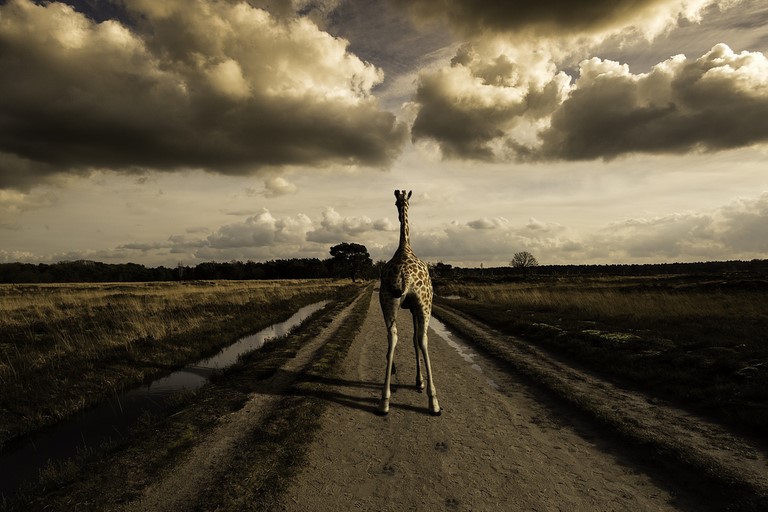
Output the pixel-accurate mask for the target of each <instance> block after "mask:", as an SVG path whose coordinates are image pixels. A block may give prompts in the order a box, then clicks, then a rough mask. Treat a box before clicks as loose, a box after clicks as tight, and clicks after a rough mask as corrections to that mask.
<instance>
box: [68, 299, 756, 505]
mask: <svg viewBox="0 0 768 512" xmlns="http://www.w3.org/2000/svg"><path fill="white" fill-rule="evenodd" d="M358 300H359V301H365V302H359V303H357V302H356V303H353V304H352V305H350V306H349V307H347V308H346V309H345V310H344V311H342V312H341V313H340V314H338V315H337V316H336V317H335V319H334V320H333V322H331V323H330V324H329V325H328V327H327V328H325V329H324V330H323V331H322V333H321V334H320V335H319V336H317V337H316V338H313V339H312V340H311V342H309V343H308V344H306V345H304V346H303V347H302V348H301V349H300V350H298V352H297V353H296V355H295V357H294V358H292V359H291V360H290V361H289V363H287V364H286V365H285V366H284V367H283V368H281V370H282V371H280V372H278V373H277V374H276V375H275V377H273V378H271V379H269V380H267V381H264V383H263V384H262V385H260V386H259V387H258V388H257V391H256V392H254V393H252V394H251V395H250V398H249V400H248V402H247V403H246V404H245V406H244V407H242V408H241V409H239V410H236V411H233V412H232V413H231V414H228V415H226V416H225V417H222V418H220V419H219V422H218V424H217V427H216V428H215V429H213V430H212V431H211V432H209V433H208V434H206V435H205V436H204V438H203V439H202V441H201V442H200V443H198V444H196V445H195V446H194V447H193V448H192V449H190V450H189V452H187V453H186V455H185V456H184V457H182V458H181V459H180V462H178V463H175V464H174V465H173V466H172V467H169V468H167V470H166V471H163V473H162V474H158V475H157V476H156V477H155V478H153V479H152V482H151V483H150V484H149V485H148V486H146V487H144V488H143V490H141V491H140V492H138V493H137V494H135V495H132V496H133V498H132V499H130V500H129V501H130V502H129V503H127V504H126V505H125V506H120V507H117V508H118V509H120V510H168V511H176V510H214V509H217V508H218V509H224V510H243V509H256V510H275V509H277V510H282V511H309V510H313V511H333V512H340V511H347V510H365V511H373V510H375V511H389V510H397V511H404V510H419V511H421V510H425V511H431V510H448V511H484V510H488V511H499V510H504V511H527V510H536V511H559V510H563V511H620V510H626V511H641V510H642V511H645V510H686V511H697V512H698V511H707V510H765V508H762V505H761V504H764V503H765V501H758V502H756V501H755V500H754V499H753V498H754V496H758V500H763V499H764V497H765V495H766V492H765V489H768V483H767V482H768V462H767V461H766V457H765V452H763V451H761V450H759V449H757V448H755V447H753V446H751V445H749V444H748V443H746V442H745V441H743V440H740V439H739V438H737V437H736V436H733V435H731V434H730V433H727V432H724V431H722V430H721V428H720V427H717V426H715V425H710V424H707V423H706V422H700V421H699V420H698V419H696V418H693V417H691V416H690V415H688V414H686V413H683V412H682V411H678V410H676V409H674V408H672V407H671V406H668V405H665V404H659V403H658V401H656V400H649V399H648V398H647V397H644V396H642V395H640V394H637V393H630V392H627V391H625V390H621V389H618V388H616V387H615V386H612V385H611V384H609V383H607V382H604V381H601V380H600V379H599V378H596V377H594V376H591V375H588V374H586V373H583V372H580V371H579V370H578V369H575V368H572V367H571V366H568V365H567V364H566V363H564V362H562V361H558V360H556V359H554V358H551V357H550V356H548V355H546V354H544V353H541V352H538V351H537V349H535V348H530V347H529V345H528V344H525V343H522V342H520V341H515V340H513V339H510V338H508V337H505V336H502V335H500V334H499V333H495V332H493V331H492V330H490V329H489V328H487V327H485V326H482V325H477V324H472V322H471V321H470V320H468V319H464V320H462V319H461V318H459V317H458V316H456V315H454V313H451V311H450V310H442V311H441V312H440V316H442V317H443V318H447V319H449V320H450V321H452V322H458V323H456V325H460V322H462V321H464V322H465V323H466V324H467V325H466V326H463V327H462V329H468V330H467V332H468V333H470V335H469V336H470V338H471V339H472V340H473V341H474V342H482V343H483V344H484V345H486V346H487V344H488V343H497V344H498V346H499V347H500V348H499V350H500V351H505V350H509V351H515V350H516V351H517V352H516V353H514V354H510V355H509V357H507V356H505V355H503V354H502V355H500V356H499V358H501V359H504V358H506V360H507V363H505V365H501V364H500V363H499V360H498V359H491V358H489V357H487V356H485V355H483V353H480V352H478V350H477V348H476V347H475V346H474V345H470V344H462V342H461V340H458V339H456V337H455V336H452V335H451V334H450V333H449V332H448V331H447V329H446V328H445V326H444V325H442V323H440V322H438V321H436V320H433V321H432V323H431V325H430V331H429V340H430V342H429V344H430V356H431V359H432V365H433V369H434V379H435V384H436V387H437V391H438V397H439V399H440V405H441V407H442V409H443V414H442V416H439V417H433V416H430V415H429V413H428V409H427V397H426V394H424V393H420V392H418V391H417V389H416V387H415V386H414V381H415V364H414V357H415V356H414V351H413V343H412V323H411V319H410V315H409V313H408V312H407V311H400V315H399V322H398V330H399V334H400V343H399V344H398V347H397V351H396V355H395V362H396V366H397V368H398V371H397V374H396V375H395V377H394V379H393V382H394V384H395V385H396V391H395V392H394V393H393V396H392V399H391V404H390V406H391V409H390V413H389V415H388V416H386V417H380V416H377V415H376V414H375V410H376V405H377V403H378V399H379V396H380V392H381V382H382V379H383V372H384V366H385V354H386V332H385V330H384V322H383V320H382V316H381V312H380V309H379V305H378V295H377V294H376V293H374V294H373V295H372V296H371V298H370V299H368V295H367V294H364V295H363V296H361V298H359V299H358ZM366 302H368V312H367V315H366V316H365V320H364V321H363V324H362V327H361V328H360V331H359V332H358V334H357V335H356V337H355V338H354V341H352V344H351V345H350V346H349V350H348V352H347V353H346V356H345V357H344V358H343V360H342V362H341V368H340V373H338V374H337V375H336V376H334V377H328V376H327V374H326V373H325V372H324V371H323V370H318V369H317V368H319V367H318V366H317V365H316V363H315V362H316V361H318V358H319V357H320V356H319V354H322V353H323V350H324V347H325V346H326V344H328V343H329V340H331V342H332V340H334V338H335V335H336V333H337V332H339V331H338V330H337V329H339V326H340V325H342V324H344V323H345V322H346V320H345V318H348V317H352V316H353V315H352V314H351V313H350V311H351V310H353V309H355V311H358V307H357V306H356V304H360V305H363V306H364V305H365V303H366ZM356 315H357V317H356V318H360V317H362V311H360V312H359V313H356ZM452 315H453V316H452ZM339 339H340V338H339ZM346 339H347V340H350V339H351V337H347V338H346ZM516 347H517V348H516ZM499 353H500V352H499ZM509 358H513V359H515V360H516V363H517V365H518V367H517V368H518V369H517V370H516V369H515V365H510V364H509V360H510V359H509ZM313 365H315V366H313ZM520 365H522V366H520ZM312 368H314V370H313V369H312ZM527 368H532V369H535V371H536V372H538V373H539V375H541V376H544V377H546V379H547V380H549V381H551V382H552V383H554V384H553V386H555V387H557V386H565V389H566V393H567V394H569V396H571V395H572V396H573V397H575V399H574V400H570V403H569V400H568V399H563V398H562V396H563V395H562V393H561V394H560V396H558V394H557V393H553V392H552V391H548V390H547V389H546V388H547V387H548V386H546V385H544V386H543V385H541V384H540V383H539V384H536V383H535V382H534V381H535V380H536V379H532V377H531V374H529V373H527V372H526V371H519V370H525V369H527ZM561 381H562V382H561ZM302 383H304V384H302ZM306 383H311V386H312V387H311V390H309V391H308V390H307V388H306V386H307V384H306ZM549 387H552V386H549ZM286 397H287V399H289V400H293V403H297V402H298V403H306V402H303V401H304V400H306V397H311V400H320V401H321V403H323V404H325V407H322V408H321V409H322V410H323V412H322V413H321V415H320V416H319V430H318V429H315V430H311V431H313V432H315V435H314V436H313V437H312V439H311V441H310V442H309V444H308V447H307V448H306V451H302V455H301V456H297V457H296V458H295V459H293V458H291V457H293V456H291V457H289V458H290V459H291V460H290V461H289V462H288V468H289V469H288V471H287V472H286V473H285V475H286V479H287V480H289V483H288V484H287V485H284V481H285V480H286V479H283V480H282V481H280V482H278V483H279V485H277V486H275V488H276V489H277V488H279V489H280V490H281V491H283V492H282V494H280V492H277V496H276V497H275V498H274V499H270V501H269V503H262V502H259V500H258V499H256V498H249V493H251V492H252V491H253V489H254V488H264V485H265V484H264V483H263V482H264V480H263V479H262V480H259V478H262V477H256V476H254V472H253V471H252V469H253V468H261V467H262V466H263V467H265V468H267V469H263V471H262V472H264V471H266V472H269V471H270V470H269V469H268V468H269V464H270V462H269V461H267V460H265V457H264V453H263V452H262V455H258V456H256V457H251V458H247V457H246V458H245V459H244V460H246V461H247V463H246V464H245V465H243V463H242V462H240V463H239V462H237V461H238V456H239V455H240V454H241V452H243V451H246V450H249V449H251V447H252V446H257V445H253V444H252V443H253V442H254V441H253V439H261V438H262V437H259V436H256V437H254V434H253V433H254V432H259V431H260V429H262V430H263V428H264V427H263V425H264V422H265V421H269V420H268V419H265V418H269V417H270V415H271V417H273V418H274V415H275V414H277V415H278V417H279V416H280V414H281V411H282V410H283V409H282V407H283V405H282V404H284V403H285V402H283V400H284V398H286ZM587 406H589V408H590V410H591V411H592V413H591V415H590V414H585V413H584V412H583V410H584V409H585V408H587ZM601 411H602V412H601ZM611 411H613V414H612V413H611ZM282 414H286V413H282ZM596 415H598V416H604V417H606V418H608V420H610V421H615V422H617V423H616V425H617V427H616V428H613V427H612V426H611V425H610V424H607V423H606V421H607V422H608V423H610V421H608V420H606V421H602V422H601V421H597V420H596V419H595V416H596ZM311 418H312V419H313V420H317V419H318V416H317V415H313V416H311ZM611 418H613V419H612V420H611ZM301 421H306V420H301ZM272 424H273V425H279V426H278V427H270V428H273V430H274V429H275V428H276V429H278V430H277V431H281V430H280V429H286V428H287V429H291V428H292V427H293V429H295V431H297V432H301V431H302V429H300V428H299V425H291V424H290V421H288V420H285V421H282V423H281V422H279V421H278V422H277V423H275V422H274V421H273V423H272ZM268 430H269V429H268ZM614 431H617V432H618V431H621V432H622V433H621V434H615V433H612V432H614ZM632 436H636V437H637V438H638V439H640V443H639V444H638V443H632V442H627V440H628V438H630V437H632ZM302 439H304V438H302ZM299 443H302V446H307V445H306V444H303V443H305V442H304V441H302V440H300V441H299ZM283 450H285V446H283V445H279V444H277V445H275V446H274V449H273V451H274V453H275V454H276V455H275V456H276V457H278V458H279V457H280V456H281V455H280V453H279V452H281V451H283ZM302 450H303V449H302ZM645 452H648V453H653V454H654V455H653V456H650V457H649V456H648V453H645ZM686 454H688V455H686ZM665 457H666V458H670V459H675V460H676V461H677V462H675V463H674V464H671V465H670V464H667V463H666V462H667V461H666V459H665ZM240 458H242V457H240ZM267 458H269V456H268V457H267ZM683 459H688V460H683ZM294 461H298V465H299V467H298V469H295V470H294V469H293V468H295V465H296V464H297V463H296V462H294ZM660 462H663V463H660ZM712 468H714V469H712ZM710 470H711V471H710ZM257 473H258V471H257ZM291 474H292V475H293V476H292V477H290V478H288V477H289V476H290V475H291ZM280 475H283V473H280ZM717 475H723V477H722V478H721V479H720V481H719V483H718V476H717ZM280 478H282V476H281V477H280ZM723 478H725V479H731V481H729V482H727V483H728V485H726V486H725V487H727V489H728V491H727V492H726V493H725V494H724V495H723V496H720V497H718V493H719V492H720V491H719V489H720V488H721V487H722V480H723ZM736 480H738V481H736ZM272 482H274V480H272ZM734 482H735V484H734ZM731 484H734V485H731ZM270 485H274V484H270ZM718 486H721V487H718ZM740 486H741V487H740ZM742 488H743V489H748V490H749V492H748V493H745V496H746V495H747V494H749V495H750V496H753V497H752V498H748V499H747V498H745V499H741V498H740V496H739V492H740V489H742ZM713 489H714V490H713ZM734 489H736V491H735V492H734ZM750 493H751V494H750ZM256 495H258V494H255V495H254V496H256ZM760 496H762V498H761V497H760ZM238 500H240V501H239V502H238ZM114 501H117V502H124V499H123V498H119V499H115V500H113V502H114ZM224 501H228V504H227V505H224V506H222V505H220V504H221V503H223V502H224ZM73 502H74V501H73ZM233 502H234V503H235V504H234V505H232V503H233ZM275 503H276V504H277V505H275ZM755 503H758V505H757V506H755Z"/></svg>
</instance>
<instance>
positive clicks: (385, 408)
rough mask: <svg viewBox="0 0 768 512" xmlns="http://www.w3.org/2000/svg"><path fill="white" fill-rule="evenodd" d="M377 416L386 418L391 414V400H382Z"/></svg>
mask: <svg viewBox="0 0 768 512" xmlns="http://www.w3.org/2000/svg"><path fill="white" fill-rule="evenodd" d="M376 414H378V415H379V416H386V415H387V414H389V399H387V398H382V399H381V402H379V407H378V408H377V409H376Z"/></svg>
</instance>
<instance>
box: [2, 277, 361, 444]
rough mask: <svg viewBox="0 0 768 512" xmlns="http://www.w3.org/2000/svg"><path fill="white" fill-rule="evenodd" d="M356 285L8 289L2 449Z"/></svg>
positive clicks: (193, 284) (223, 283)
mask: <svg viewBox="0 0 768 512" xmlns="http://www.w3.org/2000/svg"><path fill="white" fill-rule="evenodd" d="M347 286H349V282H348V281H339V282H334V281H330V280H295V281H289V280H281V281H197V282H184V283H130V284H122V283H109V284H74V285H73V284H58V285H1V286H0V413H1V414H3V416H4V419H5V420H6V421H4V422H3V425H0V445H1V444H2V443H3V441H4V440H5V439H7V438H9V437H13V436H15V435H17V433H18V432H22V431H27V430H30V429H33V428H37V427H39V426H42V425H44V424H48V423H52V422H54V421H56V420H57V419H58V418H61V417H65V416H67V415H69V414H71V413H72V412H74V411H76V410H79V409H82V408H83V407H85V406H86V405H87V404H88V403H92V402H93V401H96V400H98V399H99V398H100V397H101V396H102V395H104V394H106V395H109V393H111V392H114V391H115V390H119V389H121V388H123V387H124V386H126V385H132V384H135V383H136V384H137V383H141V382H142V381H143V380H144V379H146V378H147V377H149V376H151V375H155V374H157V373H160V372H163V371H167V370H168V369H170V368H172V367H176V366H179V365H181V364H184V363H186V362H188V361H189V360H190V359H192V358H195V357H198V356H200V355H202V354H204V353H210V352H211V351H215V350H216V349H218V348H219V347H221V346H223V345H225V344H227V343H229V342H232V341H235V340H236V339H237V338H238V337H239V336H242V335H245V334H249V333H252V332H255V331H257V330H259V329H261V328H263V327H266V325H268V324H269V323H272V322H275V321H278V317H287V316H289V315H290V313H291V312H292V311H293V310H295V309H298V307H300V306H301V305H304V304H306V303H308V302H312V301H317V300H321V299H322V298H333V296H334V295H335V294H336V293H337V292H338V291H339V290H341V289H343V288H344V287H347Z"/></svg>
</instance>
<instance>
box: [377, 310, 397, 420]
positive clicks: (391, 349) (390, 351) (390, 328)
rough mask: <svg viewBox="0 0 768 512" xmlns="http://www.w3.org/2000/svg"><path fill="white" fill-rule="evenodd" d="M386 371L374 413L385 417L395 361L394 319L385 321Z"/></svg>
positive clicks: (395, 329)
mask: <svg viewBox="0 0 768 512" xmlns="http://www.w3.org/2000/svg"><path fill="white" fill-rule="evenodd" d="M387 342H388V343H387V345H388V347H387V370H386V373H385V374H384V388H383V389H382V390H381V401H380V402H379V408H378V409H377V411H376V413H377V414H380V415H382V416H383V415H385V414H388V413H389V397H390V396H391V392H390V389H389V388H390V381H391V379H392V365H393V364H394V359H395V346H396V345H397V325H395V320H394V318H393V319H392V320H391V321H389V320H388V321H387Z"/></svg>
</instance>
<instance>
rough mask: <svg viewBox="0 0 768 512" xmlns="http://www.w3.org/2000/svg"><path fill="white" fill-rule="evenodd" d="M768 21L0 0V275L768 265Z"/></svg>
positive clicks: (678, 13)
mask: <svg viewBox="0 0 768 512" xmlns="http://www.w3.org/2000/svg"><path fill="white" fill-rule="evenodd" d="M767 25H768V3H767V2H765V1H763V0H538V1H536V2H529V1H522V0H510V1H507V2H497V1H495V0H479V1H478V0H473V1H470V0H293V1H291V0H258V1H250V2H245V1H235V0H166V1H163V2H156V1H154V0H67V1H66V2H64V1H60V2H56V1H50V2H49V1H37V2H33V1H31V0H0V262H15V261H21V262H31V263H51V262H56V261H64V260H79V259H88V260H96V261H103V262H106V263H124V262H134V263H141V264H145V265H148V266H157V265H165V266H176V265H177V264H179V263H182V264H185V265H194V264H197V263H200V262H204V261H232V260H240V261H247V260H252V261H267V260H272V259H282V258H321V259H324V258H327V257H329V256H330V255H329V249H330V247H331V246H332V245H336V244H338V243H341V242H354V243H360V244H363V245H365V246H366V247H367V248H368V250H369V252H370V254H371V257H372V258H373V259H374V261H377V260H388V259H389V258H390V257H391V255H392V253H393V252H394V251H395V249H396V248H397V244H398V237H399V223H398V217H397V210H396V208H395V204H394V202H395V198H394V194H393V191H394V190H396V189H405V190H412V191H413V197H412V198H411V201H410V209H409V218H410V235H411V246H412V248H413V250H414V252H415V253H416V254H417V255H418V256H419V257H420V258H421V259H423V260H425V261H428V262H431V263H437V262H443V263H446V264H451V265H457V266H464V267H479V266H481V265H483V266H485V267H490V266H504V265H508V264H509V261H510V260H511V258H512V256H513V254H514V253H516V252H519V251H528V252H530V253H532V254H533V255H534V256H535V257H536V258H537V259H538V261H539V263H541V264H608V263H662V262H687V261H711V260H731V259H753V258H761V259H762V258H765V257H766V253H767V252H768V30H767V29H766V27H767Z"/></svg>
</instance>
